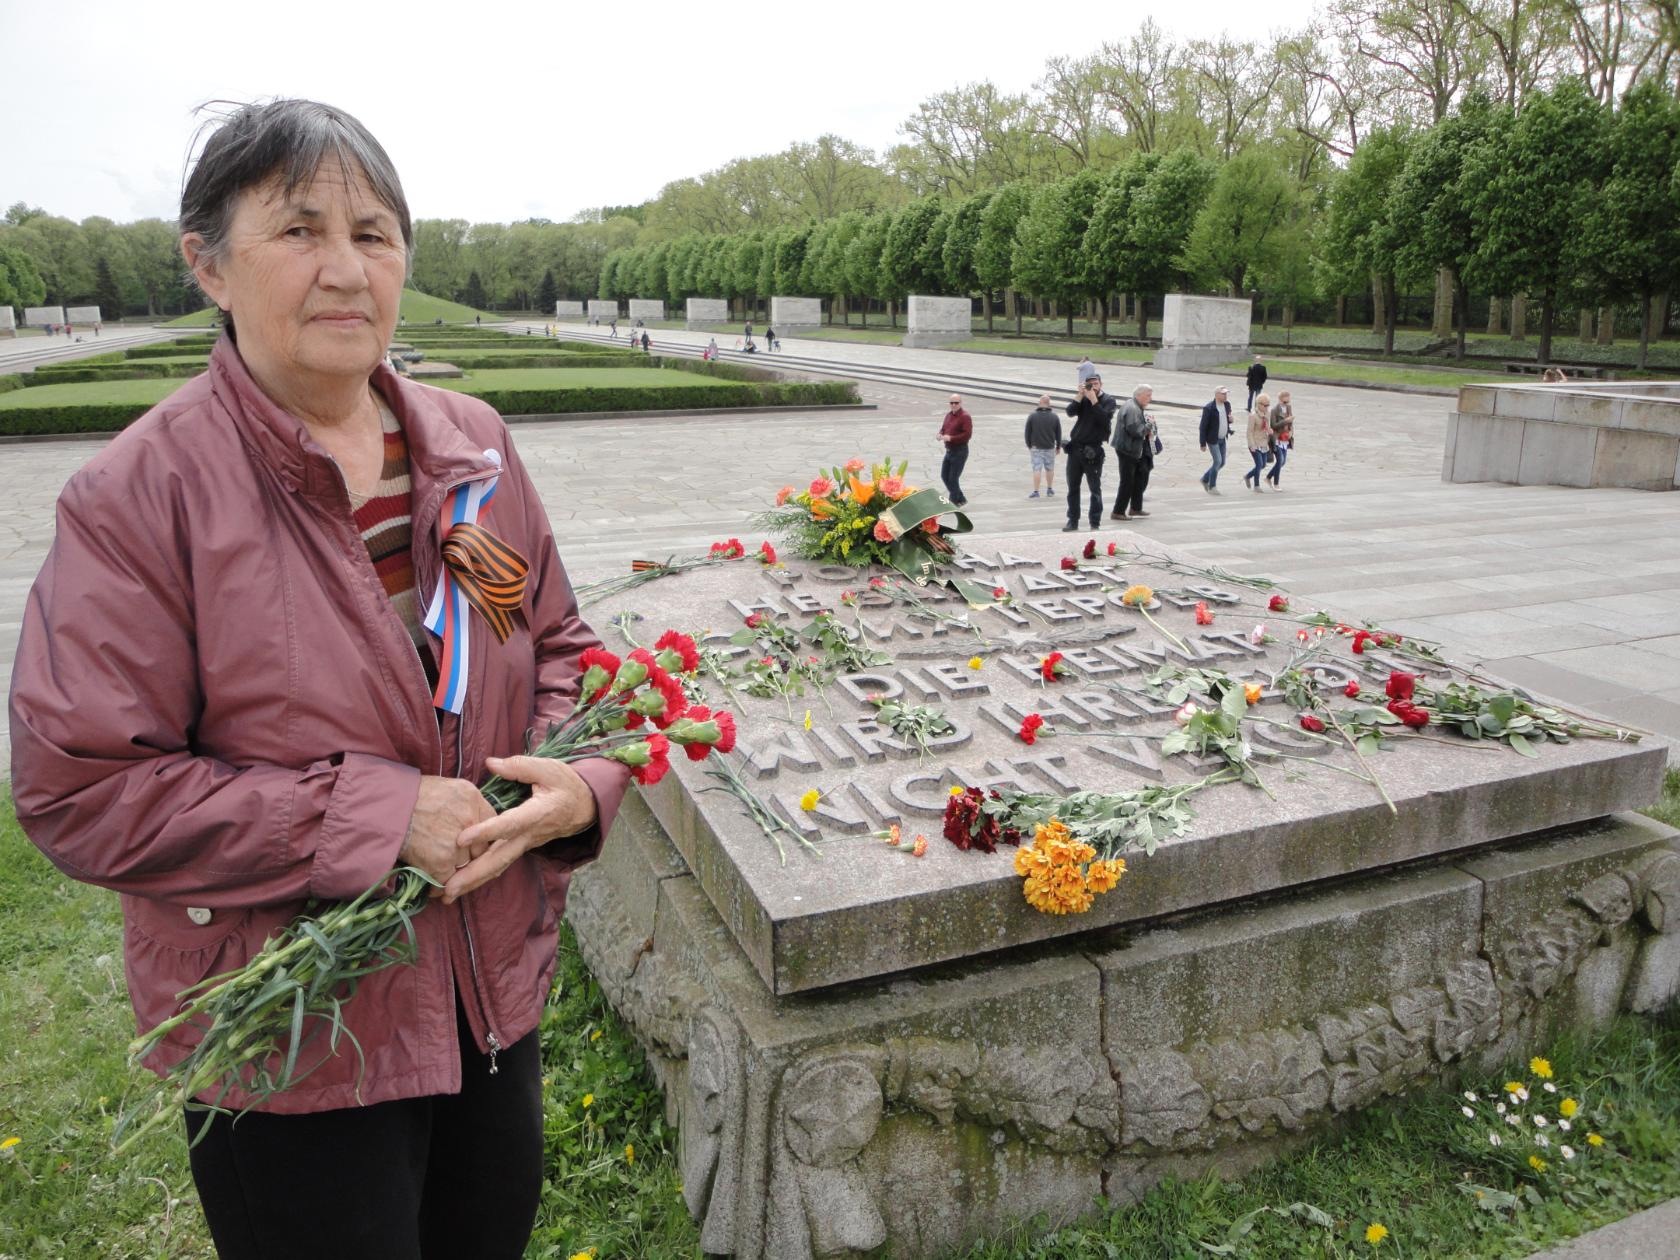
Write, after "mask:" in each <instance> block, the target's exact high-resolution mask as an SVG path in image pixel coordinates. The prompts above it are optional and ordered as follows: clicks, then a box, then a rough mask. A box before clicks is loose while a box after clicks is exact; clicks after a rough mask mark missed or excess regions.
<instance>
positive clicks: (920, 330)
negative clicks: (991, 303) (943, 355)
mask: <svg viewBox="0 0 1680 1260" xmlns="http://www.w3.org/2000/svg"><path fill="white" fill-rule="evenodd" d="M973 335H974V302H973V299H971V298H966V297H922V296H920V295H912V296H911V298H910V327H909V331H908V332H906V333H905V334H904V341H903V344H904V345H907V346H943V345H948V344H949V343H951V342H953V341H967V340H968V339H969V338H970V337H972V336H973Z"/></svg>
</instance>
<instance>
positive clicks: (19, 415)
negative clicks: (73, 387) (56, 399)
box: [0, 403, 154, 437]
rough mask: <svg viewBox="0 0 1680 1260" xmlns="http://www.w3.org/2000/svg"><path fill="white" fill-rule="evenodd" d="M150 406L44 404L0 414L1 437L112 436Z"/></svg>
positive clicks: (11, 409) (141, 414) (138, 404)
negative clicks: (108, 434)
mask: <svg viewBox="0 0 1680 1260" xmlns="http://www.w3.org/2000/svg"><path fill="white" fill-rule="evenodd" d="M153 406H154V404H152V403H82V404H79V405H71V404H64V403H57V404H54V403H43V404H42V405H41V406H39V407H11V408H7V409H6V410H4V411H0V436H6V437H19V436H22V435H25V434H49V433H115V432H117V431H118V430H119V429H123V428H126V427H127V426H128V424H129V422H130V421H133V420H138V419H139V418H140V417H141V416H143V415H145V414H146V413H147V412H148V411H150V410H151V409H152V407H153Z"/></svg>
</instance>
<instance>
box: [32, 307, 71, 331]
mask: <svg viewBox="0 0 1680 1260" xmlns="http://www.w3.org/2000/svg"><path fill="white" fill-rule="evenodd" d="M62 323H64V308H63V307H62V306H26V307H24V308H23V324H24V327H25V328H45V327H46V326H47V325H49V324H62Z"/></svg>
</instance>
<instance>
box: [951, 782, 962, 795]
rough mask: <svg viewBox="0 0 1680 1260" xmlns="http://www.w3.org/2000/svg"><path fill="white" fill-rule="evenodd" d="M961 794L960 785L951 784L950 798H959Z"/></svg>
mask: <svg viewBox="0 0 1680 1260" xmlns="http://www.w3.org/2000/svg"><path fill="white" fill-rule="evenodd" d="M962 794H963V789H962V784H960V783H953V784H952V785H951V795H952V796H961V795H962Z"/></svg>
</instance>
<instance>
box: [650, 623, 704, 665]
mask: <svg viewBox="0 0 1680 1260" xmlns="http://www.w3.org/2000/svg"><path fill="white" fill-rule="evenodd" d="M653 650H654V651H656V652H665V651H670V652H675V653H676V654H677V655H678V656H679V657H681V658H682V672H683V673H685V674H692V673H693V672H694V671H695V670H697V669H699V668H700V649H699V648H697V647H695V646H694V640H693V639H691V638H689V637H688V636H687V635H686V634H684V633H683V632H682V631H681V630H667V631H666V632H665V633H664V634H662V635H660V636H659V637H658V638H657V639H655V640H654V641H653Z"/></svg>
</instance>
